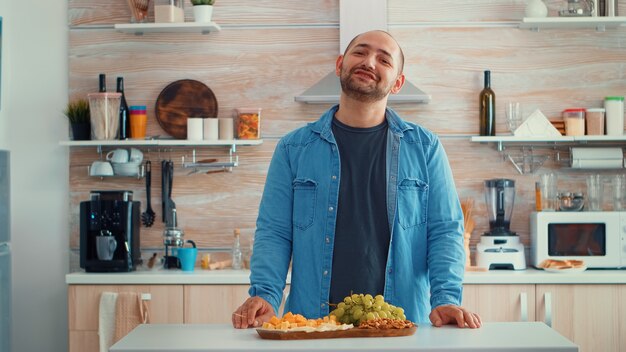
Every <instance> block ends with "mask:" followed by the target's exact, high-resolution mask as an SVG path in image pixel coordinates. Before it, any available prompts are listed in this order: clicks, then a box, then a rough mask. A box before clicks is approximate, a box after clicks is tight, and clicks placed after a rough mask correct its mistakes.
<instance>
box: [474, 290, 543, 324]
mask: <svg viewBox="0 0 626 352" xmlns="http://www.w3.org/2000/svg"><path fill="white" fill-rule="evenodd" d="M462 305H463V307H465V308H467V309H469V310H470V311H472V312H475V313H478V314H479V315H480V317H481V319H482V321H484V322H497V321H534V320H535V285H464V286H463V304H462Z"/></svg>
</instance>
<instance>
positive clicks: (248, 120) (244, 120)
mask: <svg viewBox="0 0 626 352" xmlns="http://www.w3.org/2000/svg"><path fill="white" fill-rule="evenodd" d="M236 112H237V113H236V116H235V128H236V130H237V138H238V139H259V138H261V109H260V108H239V109H236Z"/></svg>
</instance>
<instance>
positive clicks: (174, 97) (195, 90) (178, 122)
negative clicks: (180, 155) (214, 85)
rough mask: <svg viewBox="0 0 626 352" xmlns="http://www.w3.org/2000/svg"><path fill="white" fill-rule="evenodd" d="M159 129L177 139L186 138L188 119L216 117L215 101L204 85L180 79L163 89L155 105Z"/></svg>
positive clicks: (213, 95)
mask: <svg viewBox="0 0 626 352" xmlns="http://www.w3.org/2000/svg"><path fill="white" fill-rule="evenodd" d="M154 110H155V114H156V119H157V121H158V122H159V125H161V128H163V130H164V131H165V132H167V133H168V134H169V135H171V136H172V137H174V138H177V139H186V138H187V118H188V117H202V118H207V117H217V99H216V98H215V94H213V91H211V89H210V88H209V87H207V86H206V85H205V84H204V83H202V82H199V81H195V80H192V79H182V80H179V81H175V82H172V83H170V84H169V85H168V86H167V87H165V88H164V89H163V90H162V91H161V93H160V94H159V97H158V98H157V101H156V105H155V108H154Z"/></svg>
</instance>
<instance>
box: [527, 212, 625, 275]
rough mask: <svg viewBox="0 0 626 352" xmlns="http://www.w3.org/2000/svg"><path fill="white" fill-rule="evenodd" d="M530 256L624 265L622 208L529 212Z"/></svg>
mask: <svg viewBox="0 0 626 352" xmlns="http://www.w3.org/2000/svg"><path fill="white" fill-rule="evenodd" d="M530 241H531V242H530V258H531V263H532V265H534V266H535V267H538V266H539V264H540V263H541V262H542V261H543V260H545V259H554V260H564V259H577V260H582V261H584V263H585V266H587V268H598V269H611V268H619V269H624V268H626V211H584V212H564V211H554V212H548V211H542V212H533V213H532V214H531V215H530Z"/></svg>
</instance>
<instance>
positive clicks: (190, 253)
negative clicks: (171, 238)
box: [176, 240, 198, 271]
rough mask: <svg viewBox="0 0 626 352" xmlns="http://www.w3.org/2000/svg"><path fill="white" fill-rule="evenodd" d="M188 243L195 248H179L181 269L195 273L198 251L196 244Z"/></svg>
mask: <svg viewBox="0 0 626 352" xmlns="http://www.w3.org/2000/svg"><path fill="white" fill-rule="evenodd" d="M187 243H191V244H192V246H193V247H180V248H177V249H176V251H177V254H176V255H177V256H178V259H179V260H180V268H181V269H182V270H183V271H193V269H194V267H195V266H196V258H197V257H198V249H197V248H196V244H195V243H194V242H193V241H192V240H187Z"/></svg>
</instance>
